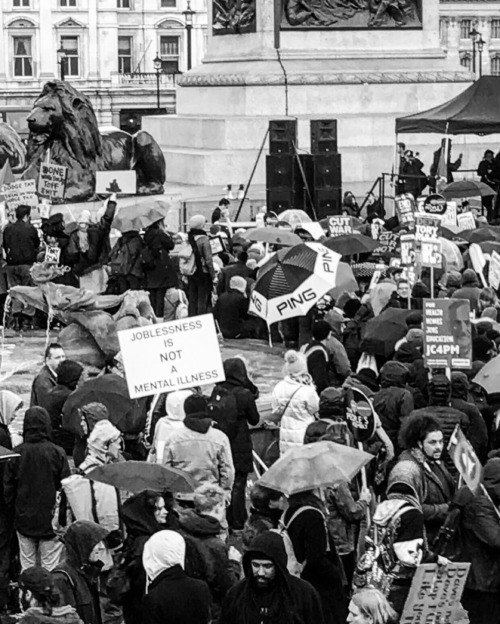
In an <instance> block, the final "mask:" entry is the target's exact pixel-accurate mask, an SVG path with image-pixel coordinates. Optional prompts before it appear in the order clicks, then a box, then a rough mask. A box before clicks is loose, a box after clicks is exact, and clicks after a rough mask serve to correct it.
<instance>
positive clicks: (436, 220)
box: [415, 214, 441, 247]
mask: <svg viewBox="0 0 500 624" xmlns="http://www.w3.org/2000/svg"><path fill="white" fill-rule="evenodd" d="M440 229H441V219H440V217H436V216H435V215H426V214H419V215H416V216H415V240H416V241H417V247H419V244H418V243H419V242H420V241H422V240H423V239H424V238H425V239H429V238H434V239H437V238H438V237H439V231H440Z"/></svg>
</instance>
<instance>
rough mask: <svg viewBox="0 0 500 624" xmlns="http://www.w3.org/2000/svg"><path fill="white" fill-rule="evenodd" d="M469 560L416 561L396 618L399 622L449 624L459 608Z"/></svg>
mask: <svg viewBox="0 0 500 624" xmlns="http://www.w3.org/2000/svg"><path fill="white" fill-rule="evenodd" d="M469 569H470V563H449V564H448V565H447V566H446V567H439V566H438V565H437V563H426V564H424V565H419V566H418V568H417V571H416V572H415V576H414V577H413V580H412V583H411V588H410V593H409V594H408V598H407V599H406V603H405V606H404V609H403V613H402V615H401V619H400V620H399V622H400V624H449V623H450V622H455V616H456V614H457V612H458V611H459V610H460V609H461V608H462V607H461V605H460V598H461V597H462V594H463V591H464V588H465V581H466V580H467V575H468V574H469Z"/></svg>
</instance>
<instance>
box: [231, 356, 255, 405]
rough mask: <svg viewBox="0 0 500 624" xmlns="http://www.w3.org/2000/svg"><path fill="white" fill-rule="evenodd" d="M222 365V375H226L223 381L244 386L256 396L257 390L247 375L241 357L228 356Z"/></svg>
mask: <svg viewBox="0 0 500 624" xmlns="http://www.w3.org/2000/svg"><path fill="white" fill-rule="evenodd" d="M223 367H224V375H225V377H226V381H225V382H224V383H226V384H231V385H232V386H241V387H242V388H246V389H247V390H250V392H251V393H252V394H253V395H254V396H255V397H256V398H257V396H258V394H259V391H258V389H257V386H255V385H254V384H253V383H252V381H251V380H250V378H249V377H248V372H247V367H246V365H245V362H244V361H243V359H242V358H240V357H234V358H228V359H227V360H224V362H223Z"/></svg>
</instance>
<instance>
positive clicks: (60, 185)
mask: <svg viewBox="0 0 500 624" xmlns="http://www.w3.org/2000/svg"><path fill="white" fill-rule="evenodd" d="M67 175H68V168H67V167H63V166H62V165H56V164H53V163H42V164H41V165H40V175H39V177H38V193H39V195H40V196H41V197H47V198H49V199H64V189H65V187H66V176H67Z"/></svg>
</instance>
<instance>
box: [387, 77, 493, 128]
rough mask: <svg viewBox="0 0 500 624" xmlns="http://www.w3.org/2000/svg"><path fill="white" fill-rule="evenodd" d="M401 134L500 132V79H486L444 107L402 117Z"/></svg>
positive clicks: (477, 82) (442, 105)
mask: <svg viewBox="0 0 500 624" xmlns="http://www.w3.org/2000/svg"><path fill="white" fill-rule="evenodd" d="M402 132H438V133H440V134H493V133H500V76H483V77H482V78H479V80H476V82H474V84H472V85H471V86H470V87H468V88H467V89H465V91H463V92H462V93H460V94H459V95H457V96H456V97H454V98H453V99H452V100H449V101H448V102H445V103H444V104H441V106H436V107H434V108H430V109H429V110H426V111H423V112H422V113H415V114H413V115H408V116H406V117H399V118H398V119H396V134H400V133H402Z"/></svg>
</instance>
